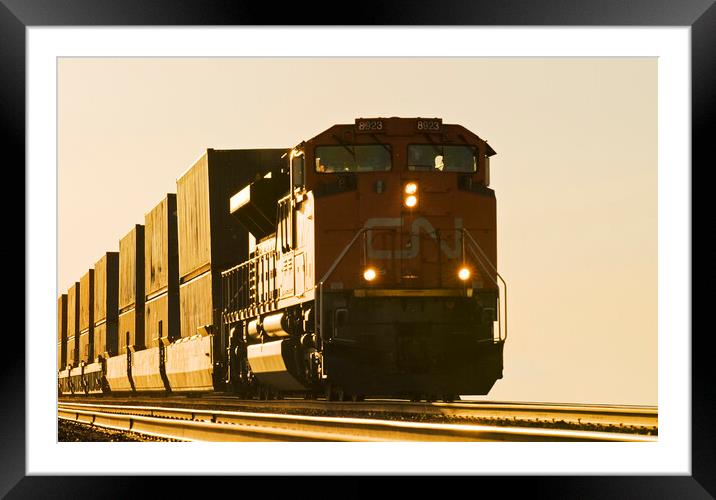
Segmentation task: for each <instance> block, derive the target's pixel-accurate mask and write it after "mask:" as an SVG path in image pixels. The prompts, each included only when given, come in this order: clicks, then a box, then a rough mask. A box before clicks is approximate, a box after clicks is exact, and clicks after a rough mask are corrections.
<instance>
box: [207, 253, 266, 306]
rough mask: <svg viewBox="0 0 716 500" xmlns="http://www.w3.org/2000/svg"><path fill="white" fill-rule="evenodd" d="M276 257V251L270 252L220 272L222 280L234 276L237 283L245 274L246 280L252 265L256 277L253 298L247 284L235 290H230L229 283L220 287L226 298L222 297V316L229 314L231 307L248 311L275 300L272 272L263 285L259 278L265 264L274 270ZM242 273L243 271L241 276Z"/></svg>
mask: <svg viewBox="0 0 716 500" xmlns="http://www.w3.org/2000/svg"><path fill="white" fill-rule="evenodd" d="M277 255H278V252H277V251H276V250H270V251H268V252H265V253H262V254H259V255H256V256H254V257H252V258H251V259H249V260H247V261H246V262H242V263H241V264H237V265H236V266H234V267H231V268H229V269H227V270H225V271H222V272H221V278H222V279H224V278H227V277H228V278H232V277H233V276H236V279H237V281H242V279H241V278H242V277H244V274H245V277H246V279H247V280H248V276H249V272H250V270H251V266H252V265H253V266H254V267H255V269H254V271H255V275H256V276H255V279H256V283H255V291H254V292H253V297H252V293H251V290H249V288H248V286H247V285H249V283H248V282H246V283H244V282H242V283H241V284H240V285H241V286H237V287H235V289H232V287H231V283H227V286H226V287H222V294H226V297H222V305H221V307H222V315H223V314H225V313H227V312H229V311H228V310H227V309H228V308H230V307H232V305H234V306H235V309H236V310H237V311H239V310H246V309H250V308H252V307H259V306H262V305H265V304H267V303H270V302H271V301H272V300H275V292H276V277H275V276H273V272H269V273H268V275H267V280H266V281H267V282H266V283H264V282H263V279H260V278H259V277H260V276H262V273H263V272H264V271H265V270H264V269H263V268H262V267H263V266H264V265H267V262H268V266H267V267H269V268H271V269H274V268H275V263H276V260H277ZM242 271H244V273H243V274H242ZM242 303H243V304H242Z"/></svg>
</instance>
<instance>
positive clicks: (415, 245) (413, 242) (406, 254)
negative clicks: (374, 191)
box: [364, 217, 462, 259]
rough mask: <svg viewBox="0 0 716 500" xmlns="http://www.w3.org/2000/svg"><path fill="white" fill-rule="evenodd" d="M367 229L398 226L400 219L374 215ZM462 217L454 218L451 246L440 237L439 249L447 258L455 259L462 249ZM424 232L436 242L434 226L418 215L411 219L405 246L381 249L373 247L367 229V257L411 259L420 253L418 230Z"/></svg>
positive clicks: (370, 233) (368, 222)
mask: <svg viewBox="0 0 716 500" xmlns="http://www.w3.org/2000/svg"><path fill="white" fill-rule="evenodd" d="M364 227H366V228H368V229H373V228H375V229H391V228H400V227H401V221H400V217H374V218H372V219H368V220H367V221H366V223H365V226H364ZM461 229H462V219H461V218H458V217H456V218H455V231H454V243H453V247H452V248H450V246H448V242H447V241H445V239H443V238H440V241H439V242H440V250H441V251H442V253H444V254H445V256H446V257H447V258H448V259H457V258H458V257H460V253H461V251H462V231H461ZM421 231H422V232H424V233H425V234H427V235H428V236H429V237H430V238H432V239H433V240H435V242H436V243H437V242H438V234H437V232H436V231H435V228H434V227H433V225H432V224H431V223H430V221H429V220H427V219H426V218H424V217H418V218H417V219H415V220H413V224H412V225H411V226H410V243H409V244H408V245H406V248H401V249H399V250H395V251H392V250H383V249H376V248H373V231H367V233H368V237H367V240H368V241H367V245H368V258H369V259H412V258H415V257H417V256H418V255H419V254H420V232H421Z"/></svg>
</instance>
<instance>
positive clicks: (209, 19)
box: [0, 0, 716, 498]
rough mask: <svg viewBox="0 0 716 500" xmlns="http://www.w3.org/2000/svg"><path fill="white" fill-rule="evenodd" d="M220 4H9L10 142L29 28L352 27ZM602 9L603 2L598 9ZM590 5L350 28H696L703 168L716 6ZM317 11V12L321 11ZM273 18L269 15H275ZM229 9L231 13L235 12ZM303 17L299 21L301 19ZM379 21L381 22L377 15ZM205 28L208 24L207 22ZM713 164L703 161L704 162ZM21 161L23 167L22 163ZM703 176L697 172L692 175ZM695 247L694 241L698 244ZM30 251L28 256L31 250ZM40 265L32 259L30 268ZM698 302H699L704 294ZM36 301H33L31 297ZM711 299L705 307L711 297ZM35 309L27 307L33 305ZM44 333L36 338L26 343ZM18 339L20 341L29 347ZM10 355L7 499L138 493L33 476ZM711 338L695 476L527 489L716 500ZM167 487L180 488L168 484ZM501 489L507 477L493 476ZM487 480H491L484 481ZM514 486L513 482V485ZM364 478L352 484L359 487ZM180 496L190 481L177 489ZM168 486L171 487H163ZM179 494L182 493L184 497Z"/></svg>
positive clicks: (414, 17) (418, 15)
mask: <svg viewBox="0 0 716 500" xmlns="http://www.w3.org/2000/svg"><path fill="white" fill-rule="evenodd" d="M217 5H218V4H209V6H207V4H206V3H204V2H183V3H182V8H181V9H179V8H176V7H175V6H174V4H172V3H171V2H166V1H163V2H160V3H159V4H157V5H154V6H153V8H152V9H151V10H148V9H147V8H146V6H145V4H142V3H139V2H123V3H121V4H120V3H118V2H106V1H100V2H92V3H90V2H85V1H77V0H73V1H69V2H67V3H65V4H62V6H60V5H55V4H47V5H44V4H43V3H42V2H35V1H29V2H20V1H12V2H10V1H3V5H2V6H0V23H1V24H0V26H2V29H1V30H0V31H1V32H2V33H3V38H4V39H5V40H4V41H3V44H2V46H3V48H2V49H0V57H1V58H2V60H3V63H4V64H3V67H4V68H5V70H4V73H5V75H4V79H3V80H4V83H3V88H2V101H3V104H4V106H6V109H7V112H6V113H4V117H3V120H4V121H5V127H4V129H5V130H7V131H8V132H7V133H8V136H7V137H8V138H9V141H8V142H9V144H10V145H12V147H13V149H15V150H17V151H18V152H20V151H21V152H20V156H21V158H23V157H24V154H25V150H24V148H23V146H22V145H23V144H24V137H25V110H26V108H25V106H26V103H25V98H24V97H25V87H26V81H25V67H26V66H25V59H24V58H25V54H26V46H25V30H26V28H27V27H29V26H62V25H74V26H78V25H79V26H93V25H95V26H118V25H153V24H159V25H169V24H174V25H193V24H205V25H225V24H229V23H235V24H239V25H247V24H253V25H267V24H272V25H273V24H285V23H286V22H288V21H291V22H296V23H297V24H302V22H303V23H306V24H322V25H335V24H344V23H346V20H345V19H340V20H339V19H337V18H338V17H340V16H335V17H336V19H330V18H329V16H327V15H326V14H325V12H327V11H323V13H320V14H319V13H317V9H316V8H315V7H312V8H311V9H306V10H304V11H302V12H301V13H300V14H296V15H290V16H289V12H286V13H283V14H279V15H278V19H277V18H276V17H275V16H274V17H271V15H270V14H269V13H268V12H264V11H263V9H253V8H251V9H250V8H247V7H237V8H236V9H228V8H220V7H218V6H217ZM589 5H591V6H594V4H589ZM587 6H588V5H587V3H586V2H578V3H574V4H571V5H570V6H569V8H567V7H565V6H564V5H559V6H557V5H556V4H549V5H548V2H544V3H538V4H533V5H532V6H531V7H532V8H530V9H526V8H524V7H520V8H519V9H513V8H512V7H514V6H512V5H511V4H509V3H504V4H499V5H498V4H497V3H495V4H492V5H481V4H479V3H477V4H471V5H461V4H459V3H458V2H441V4H440V6H439V8H437V5H436V4H429V3H427V2H425V3H414V4H411V6H410V7H408V8H406V6H402V5H401V6H399V5H398V3H397V2H390V3H383V4H382V5H381V9H380V10H379V11H378V12H377V13H376V12H374V11H370V9H367V8H360V9H356V12H355V15H354V16H353V17H352V18H351V22H350V24H355V25H365V24H380V25H447V26H455V27H457V26H460V25H473V24H474V25H532V26H544V25H562V26H564V25H579V26H594V25H616V26H634V25H641V26H665V25H678V26H691V30H692V31H691V34H692V68H691V70H692V90H693V94H692V134H693V136H692V140H693V143H692V144H693V153H695V154H694V155H693V158H694V160H695V161H698V157H699V152H700V153H701V154H702V155H703V152H704V151H705V148H706V144H707V142H706V135H705V134H706V132H705V131H706V127H707V125H708V124H709V119H710V116H713V111H714V107H713V101H714V92H713V89H714V88H716V85H715V83H716V82H715V81H714V80H715V79H716V78H715V74H714V66H715V64H714V62H713V61H714V55H713V47H716V43H715V38H716V37H715V35H714V33H716V30H715V29H714V27H715V24H716V8H714V7H713V5H712V3H711V2H685V3H684V2H681V3H679V4H673V5H672V4H669V3H668V2H659V3H657V4H654V3H648V2H636V1H632V2H625V3H623V4H622V3H620V2H616V1H610V2H603V3H602V4H601V6H600V7H601V8H600V9H593V8H587ZM314 9H315V10H314ZM267 10H268V9H267ZM227 11H229V12H227ZM291 14H293V13H291ZM376 14H377V15H376ZM198 20H200V21H201V22H199V21H198ZM701 160H702V161H704V160H703V156H702V157H701ZM20 161H23V160H22V159H21V160H20ZM693 171H696V169H693V167H692V172H693ZM692 244H693V243H692ZM26 252H27V249H26ZM31 265H32V262H31V261H30V262H28V261H26V269H27V268H28V267H30V266H31ZM694 298H696V296H695V295H694ZM26 300H31V297H27V298H26ZM702 300H703V299H702ZM25 306H26V307H27V303H26V304H25ZM37 334H38V332H31V331H26V335H27V336H29V335H37ZM19 338H20V337H19V336H15V337H14V340H16V341H17V340H19ZM10 346H11V347H8V349H12V350H11V351H9V352H13V353H20V352H23V353H24V354H25V355H24V356H19V355H18V356H11V357H9V359H8V360H7V363H6V364H4V366H3V371H4V373H3V382H4V384H3V386H4V387H5V388H6V391H5V401H6V403H5V405H4V406H5V409H4V411H3V413H2V417H0V419H1V421H2V424H3V425H2V427H1V429H2V430H0V450H1V451H0V456H1V457H2V463H3V466H2V469H1V471H0V478H1V479H0V493H1V494H3V495H4V494H6V493H9V496H10V497H15V498H19V497H25V496H53V493H55V494H56V493H57V492H60V491H68V492H70V491H71V492H73V495H74V496H79V497H83V496H90V495H91V494H92V493H93V492H96V491H111V492H112V494H113V495H118V496H129V495H131V494H133V491H134V488H136V487H137V482H136V480H135V479H132V478H126V477H112V478H102V477H94V478H81V477H39V476H26V474H25V417H26V414H25V382H24V374H25V362H24V360H25V358H26V356H27V354H28V353H26V352H25V349H24V345H23V343H22V342H18V343H17V345H12V343H10ZM708 353H709V350H708V349H707V347H706V335H705V334H704V333H701V336H698V335H693V336H692V360H693V365H692V391H693V407H692V418H693V423H692V430H693V435H692V467H693V470H692V476H690V477H685V476H664V477H659V476H643V477H599V476H597V477H580V478H577V477H559V476H552V477H544V478H535V477H529V478H524V481H523V482H521V485H522V487H524V488H525V491H529V492H531V493H532V494H534V493H538V492H544V493H549V494H550V496H579V497H580V498H604V497H608V496H626V497H636V496H647V495H648V496H651V497H654V496H655V497H663V498H671V497H679V498H709V497H713V495H714V491H716V489H715V487H716V483H715V482H714V479H713V477H712V475H713V474H712V471H713V470H714V469H716V467H715V465H716V464H715V463H714V462H715V458H716V455H715V452H714V450H716V445H715V444H714V433H713V429H712V425H711V423H712V422H713V421H714V418H715V416H714V406H715V404H714V401H716V397H714V396H716V395H715V394H714V389H713V387H712V384H711V383H710V381H711V380H713V375H714V373H713V372H714V370H713V367H712V363H710V362H709V360H707V359H706V357H707V356H708ZM166 479H168V480H167V481H163V483H172V480H171V478H166ZM484 479H485V480H489V481H490V482H491V483H492V485H494V486H497V487H499V484H500V483H498V482H497V481H501V479H500V478H484ZM481 481H482V479H481ZM510 481H511V480H510ZM356 482H357V478H353V479H349V480H348V481H347V482H345V483H344V486H345V487H348V488H350V487H351V485H352V484H355V483H356ZM172 484H173V487H174V488H180V487H181V484H182V482H181V481H177V482H173V483H172ZM162 487H164V485H162ZM177 491H181V490H179V489H177Z"/></svg>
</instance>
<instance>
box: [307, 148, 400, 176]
mask: <svg viewBox="0 0 716 500" xmlns="http://www.w3.org/2000/svg"><path fill="white" fill-rule="evenodd" d="M391 167H392V163H391V154H390V146H389V145H388V144H369V145H358V146H353V145H341V146H318V147H316V172H324V173H330V172H377V171H384V170H390V169H391Z"/></svg>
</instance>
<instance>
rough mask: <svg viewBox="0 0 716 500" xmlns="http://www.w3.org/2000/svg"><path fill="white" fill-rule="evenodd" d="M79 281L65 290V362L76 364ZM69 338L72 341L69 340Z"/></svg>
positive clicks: (77, 359)
mask: <svg viewBox="0 0 716 500" xmlns="http://www.w3.org/2000/svg"><path fill="white" fill-rule="evenodd" d="M79 319H80V282H79V281H76V282H75V284H74V285H72V286H71V287H70V288H69V290H67V364H69V365H72V366H77V364H78V363H79V360H80V351H79V347H80V346H79V343H77V342H75V339H79V337H80V321H79ZM70 339H71V340H72V342H70Z"/></svg>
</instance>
